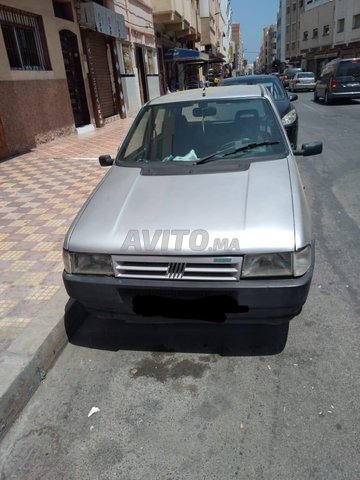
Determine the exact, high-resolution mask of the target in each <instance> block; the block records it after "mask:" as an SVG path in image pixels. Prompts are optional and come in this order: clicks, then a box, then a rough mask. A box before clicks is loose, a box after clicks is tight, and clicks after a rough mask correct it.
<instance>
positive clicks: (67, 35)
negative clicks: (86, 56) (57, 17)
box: [60, 30, 90, 127]
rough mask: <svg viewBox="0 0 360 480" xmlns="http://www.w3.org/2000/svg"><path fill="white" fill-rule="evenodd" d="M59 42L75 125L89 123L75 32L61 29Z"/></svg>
mask: <svg viewBox="0 0 360 480" xmlns="http://www.w3.org/2000/svg"><path fill="white" fill-rule="evenodd" d="M60 42H61V49H62V54H63V58H64V65H65V72H66V79H67V84H68V89H69V94H70V100H71V107H72V111H73V115H74V121H75V126H76V127H81V126H83V125H87V124H89V123H90V115H89V109H88V105H87V100H86V93H85V85H84V79H83V75H82V69H81V63H80V56H79V47H78V42H77V37H76V35H75V33H73V32H70V31H69V30H61V32H60Z"/></svg>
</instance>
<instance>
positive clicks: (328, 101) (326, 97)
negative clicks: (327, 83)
mask: <svg viewBox="0 0 360 480" xmlns="http://www.w3.org/2000/svg"><path fill="white" fill-rule="evenodd" d="M324 103H325V105H330V103H331V100H330V98H329V94H328V91H327V90H325V96H324Z"/></svg>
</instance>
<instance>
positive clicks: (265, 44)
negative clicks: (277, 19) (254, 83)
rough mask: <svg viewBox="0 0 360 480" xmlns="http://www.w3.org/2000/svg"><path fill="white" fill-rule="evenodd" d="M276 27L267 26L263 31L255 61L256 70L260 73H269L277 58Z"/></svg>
mask: <svg viewBox="0 0 360 480" xmlns="http://www.w3.org/2000/svg"><path fill="white" fill-rule="evenodd" d="M276 43H277V25H269V26H268V27H265V28H264V29H263V39H262V43H261V47H260V54H259V58H258V61H257V69H258V71H259V72H261V73H271V72H272V70H273V62H274V60H275V59H276V58H277V47H276Z"/></svg>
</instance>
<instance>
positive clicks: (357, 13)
mask: <svg viewBox="0 0 360 480" xmlns="http://www.w3.org/2000/svg"><path fill="white" fill-rule="evenodd" d="M334 4H335V5H334V27H333V32H334V35H333V48H334V49H336V51H337V54H338V56H340V57H342V58H351V57H360V1H359V0H335V1H334Z"/></svg>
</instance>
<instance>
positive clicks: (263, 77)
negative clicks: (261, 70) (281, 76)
mask: <svg viewBox="0 0 360 480" xmlns="http://www.w3.org/2000/svg"><path fill="white" fill-rule="evenodd" d="M274 78H276V79H277V77H275V76H274V75H239V76H237V77H228V78H224V80H223V82H226V83H228V84H229V85H231V83H232V82H234V83H236V82H246V81H250V80H255V81H256V80H269V79H270V80H271V81H272V80H274Z"/></svg>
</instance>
